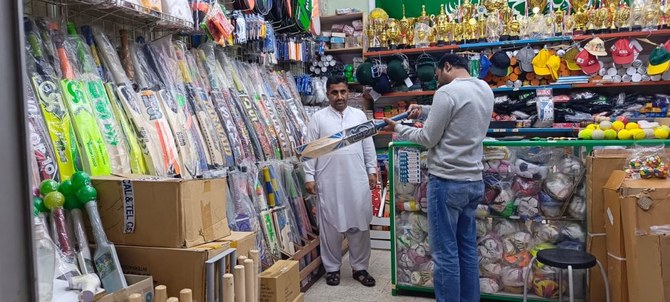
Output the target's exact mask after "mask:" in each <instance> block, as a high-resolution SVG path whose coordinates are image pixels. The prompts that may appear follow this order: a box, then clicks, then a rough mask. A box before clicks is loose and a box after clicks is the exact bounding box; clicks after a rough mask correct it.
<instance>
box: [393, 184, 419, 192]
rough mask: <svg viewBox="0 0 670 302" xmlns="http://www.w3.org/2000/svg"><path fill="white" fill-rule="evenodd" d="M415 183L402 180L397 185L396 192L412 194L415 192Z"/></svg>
mask: <svg viewBox="0 0 670 302" xmlns="http://www.w3.org/2000/svg"><path fill="white" fill-rule="evenodd" d="M414 188H415V186H414V184H411V183H405V182H401V183H398V185H397V186H396V187H395V190H396V193H398V195H412V194H414Z"/></svg>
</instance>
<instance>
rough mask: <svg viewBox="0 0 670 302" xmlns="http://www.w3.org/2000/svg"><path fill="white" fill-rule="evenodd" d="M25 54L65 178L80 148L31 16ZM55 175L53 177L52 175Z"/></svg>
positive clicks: (76, 164)
mask: <svg viewBox="0 0 670 302" xmlns="http://www.w3.org/2000/svg"><path fill="white" fill-rule="evenodd" d="M24 26H25V31H26V39H27V42H28V43H26V45H27V50H28V52H29V56H28V66H27V70H28V74H29V75H30V76H31V80H32V81H31V82H32V85H33V89H34V92H35V95H36V96H37V101H38V103H39V106H40V109H41V111H42V115H43V117H44V121H45V124H46V128H47V130H48V133H49V135H50V139H51V142H52V143H53V147H54V149H53V151H54V154H55V159H56V163H57V166H58V172H59V178H60V179H67V178H68V177H70V175H72V173H74V172H75V171H76V170H79V169H81V164H80V159H79V148H78V146H77V140H76V137H75V134H74V129H73V127H72V124H71V120H70V114H69V113H68V110H67V109H66V107H65V103H64V102H63V99H62V97H61V94H60V87H59V86H58V85H57V84H56V81H57V80H56V77H57V74H56V71H55V69H54V68H53V67H52V65H51V64H49V63H48V61H47V57H46V56H47V55H48V54H47V53H46V52H45V48H44V47H43V46H44V45H45V44H43V43H42V39H41V37H40V34H39V33H38V32H37V28H36V26H35V23H34V22H33V20H31V19H28V18H26V19H24ZM53 178H55V177H52V179H53Z"/></svg>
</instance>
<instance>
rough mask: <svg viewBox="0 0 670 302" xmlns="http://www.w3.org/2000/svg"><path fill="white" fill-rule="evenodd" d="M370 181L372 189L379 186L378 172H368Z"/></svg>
mask: <svg viewBox="0 0 670 302" xmlns="http://www.w3.org/2000/svg"><path fill="white" fill-rule="evenodd" d="M368 182H369V184H370V190H374V189H375V188H376V187H377V174H374V173H373V174H368Z"/></svg>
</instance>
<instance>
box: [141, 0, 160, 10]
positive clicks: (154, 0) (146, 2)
mask: <svg viewBox="0 0 670 302" xmlns="http://www.w3.org/2000/svg"><path fill="white" fill-rule="evenodd" d="M140 4H141V5H142V6H144V7H146V8H148V9H150V10H153V11H157V12H161V11H162V10H163V7H162V5H161V0H140Z"/></svg>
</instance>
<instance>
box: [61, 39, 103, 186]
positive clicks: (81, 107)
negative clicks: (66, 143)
mask: <svg viewBox="0 0 670 302" xmlns="http://www.w3.org/2000/svg"><path fill="white" fill-rule="evenodd" d="M53 35H54V36H53V38H54V44H55V46H56V51H57V53H58V59H59V60H60V67H61V72H62V74H63V78H62V80H61V81H60V85H61V89H62V92H63V95H64V96H65V104H66V105H67V108H68V110H69V111H70V116H71V117H72V121H73V123H72V124H73V126H74V130H75V134H76V136H77V142H78V143H79V150H80V151H81V153H82V155H83V156H82V159H83V164H84V171H86V172H88V173H90V174H91V175H109V174H111V173H112V166H111V163H110V161H109V153H107V148H106V147H105V142H104V139H103V138H102V133H101V132H100V128H99V127H98V124H97V122H96V117H95V115H94V114H93V107H92V106H91V101H90V100H89V98H88V96H87V94H86V91H85V89H84V83H83V82H82V81H80V80H78V79H76V77H77V74H76V73H75V72H76V70H75V69H74V68H73V62H71V61H70V58H68V56H67V53H68V51H67V50H66V49H65V46H66V41H65V34H64V33H63V32H61V31H60V30H56V31H54V33H53Z"/></svg>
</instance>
